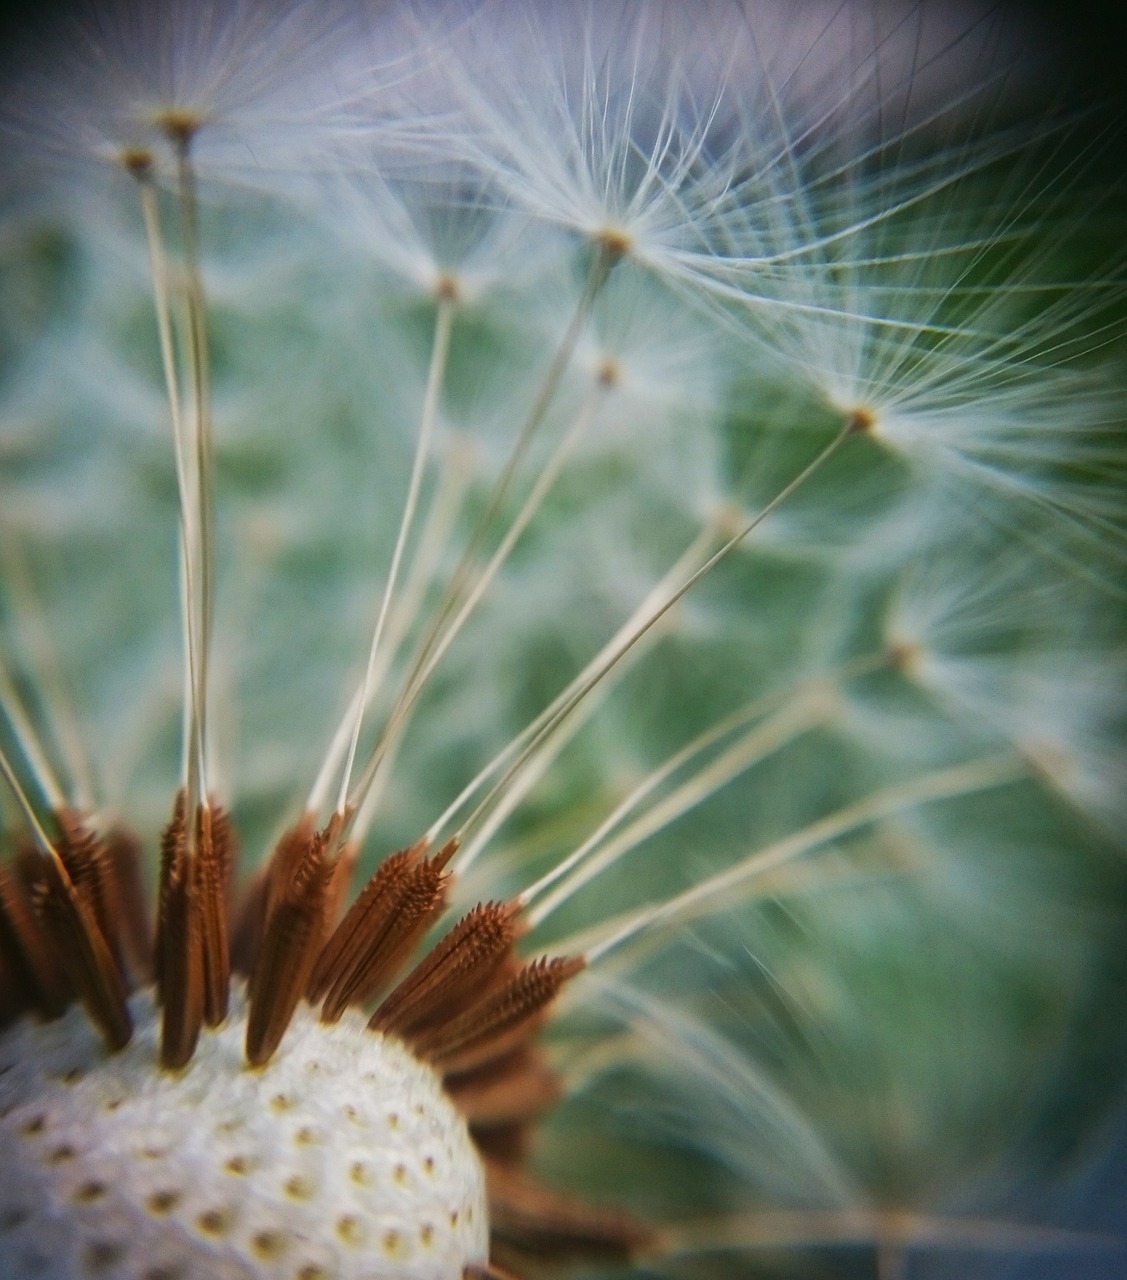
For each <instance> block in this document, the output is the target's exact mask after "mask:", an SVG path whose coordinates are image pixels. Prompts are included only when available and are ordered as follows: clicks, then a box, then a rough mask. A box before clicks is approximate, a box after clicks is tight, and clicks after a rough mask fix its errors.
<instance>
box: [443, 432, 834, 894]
mask: <svg viewBox="0 0 1127 1280" xmlns="http://www.w3.org/2000/svg"><path fill="white" fill-rule="evenodd" d="M856 433H857V427H856V425H855V423H854V422H853V420H852V419H850V420H849V421H848V422H846V423H845V425H844V426H843V427H842V428H841V430H840V431H839V432H838V433H837V435H836V436H834V438H833V439H832V440H831V441H830V442H829V444H827V445H826V446H825V447H824V448H823V449H822V450H821V452H820V453H818V454H817V456H816V457H815V458H813V459H812V460H811V461H810V462H809V463H807V465H806V466H805V467H803V469H802V470H801V471H800V472H799V473H798V475H796V476H795V477H794V479H792V480H791V481H789V482H788V483H787V484H786V485H785V486H784V487H783V488H782V489H781V490H780V491H779V492H778V493H777V494H776V495H775V497H774V498H772V500H771V501H770V502H769V503H768V504H767V505H766V506H765V507H763V508H762V509H761V510H760V512H759V513H758V514H757V515H756V516H755V517H754V518H753V519H752V520H750V521H748V522H747V524H745V525H744V526H743V527H742V528H741V529H739V530H737V532H736V533H734V534H733V535H732V536H731V537H730V538H728V539H727V541H725V542H724V543H722V544H721V546H720V547H719V548H718V549H717V550H716V551H714V552H713V553H712V555H711V556H709V557H708V559H707V560H705V562H704V563H703V564H701V565H700V566H699V567H698V568H697V569H695V570H694V571H693V572H692V573H690V574H689V576H688V577H687V578H685V579H684V580H683V581H682V582H681V583H680V585H679V586H677V587H676V588H674V589H672V590H670V591H669V593H668V594H667V595H665V596H664V597H663V598H662V599H661V600H660V601H659V602H658V603H657V604H655V605H654V607H653V608H652V610H651V611H650V612H649V614H648V615H647V616H646V617H645V618H644V619H643V620H641V621H640V622H639V623H638V625H637V626H636V627H635V628H634V630H633V631H632V632H631V633H630V635H629V636H627V637H626V639H625V640H624V642H623V643H622V645H621V646H619V647H617V648H616V649H611V648H610V646H607V647H606V648H604V650H603V653H605V654H606V656H605V658H602V660H601V661H599V662H598V663H597V664H596V665H594V666H593V667H592V666H590V664H589V666H588V668H587V669H586V670H588V671H589V674H587V675H586V676H585V677H584V678H582V679H579V680H577V681H575V682H573V684H572V686H569V689H571V692H570V693H569V694H568V696H567V699H566V700H564V701H561V702H560V704H559V707H558V709H557V710H556V711H554V712H553V713H552V715H551V717H550V718H548V719H546V720H545V721H544V723H543V725H542V727H541V728H540V729H539V730H537V735H536V737H535V738H534V739H533V740H532V742H531V744H530V745H529V746H528V747H527V748H526V749H525V752H524V757H527V755H528V754H530V753H531V751H533V750H535V748H536V746H537V745H539V742H540V741H543V740H544V738H546V737H547V735H548V734H550V733H551V732H552V730H553V729H554V728H555V726H556V724H558V723H559V722H560V721H561V720H563V719H564V718H565V717H566V716H567V715H568V714H569V713H570V711H571V709H572V708H573V707H575V706H577V705H578V704H579V703H580V702H581V701H582V700H583V699H584V698H585V697H586V696H587V694H588V693H590V692H591V690H592V689H593V688H595V687H596V685H598V684H599V683H600V682H601V681H602V680H603V679H604V677H605V676H606V675H607V673H608V672H609V671H610V670H611V669H612V668H613V667H614V666H615V664H616V663H618V662H620V661H621V660H622V659H623V658H624V657H625V655H626V654H627V653H629V652H630V651H631V650H632V649H633V648H634V646H635V645H636V644H637V643H638V642H639V641H640V640H641V639H642V638H643V637H644V636H645V635H647V634H648V633H649V632H650V631H651V630H652V629H653V628H654V627H655V626H656V625H657V624H658V623H659V622H660V621H661V620H662V618H664V617H665V616H666V614H668V613H669V611H670V610H671V609H672V608H674V606H675V605H677V604H678V603H679V602H680V601H681V599H682V598H683V597H684V596H685V595H686V594H687V593H688V592H689V591H690V590H692V588H693V587H694V586H695V585H696V584H697V583H698V582H699V581H700V580H701V579H702V578H703V577H704V576H705V575H706V574H708V573H709V572H711V570H712V569H713V568H715V566H716V565H717V564H719V563H720V561H721V560H723V559H724V557H725V556H726V555H727V554H728V553H729V552H730V551H731V550H732V549H733V548H734V547H736V546H738V545H739V543H740V542H742V541H743V540H744V538H746V537H747V536H748V534H750V533H751V532H752V531H753V530H754V529H756V528H757V527H758V526H759V525H760V524H762V523H763V521H764V520H766V519H767V517H768V516H769V515H771V513H772V512H773V511H775V510H776V509H777V508H778V507H779V506H780V505H781V504H782V503H783V502H785V501H786V499H787V498H789V497H790V495H791V494H792V493H794V491H795V490H796V489H798V488H800V487H801V485H802V484H803V483H804V482H805V481H806V480H808V479H809V478H810V476H812V475H813V474H814V473H815V472H816V471H818V470H819V469H820V468H821V467H822V465H823V464H824V463H826V462H827V461H828V460H829V459H830V458H831V457H832V456H833V455H834V454H835V453H836V452H837V451H838V449H839V448H840V447H841V446H842V444H844V443H845V441H846V440H848V439H849V438H850V437H851V436H852V435H855V434H856ZM521 763H522V760H521V759H518V760H517V762H516V763H515V764H514V765H513V766H511V767H510V769H509V772H508V773H507V774H506V775H505V776H504V777H502V779H501V781H500V782H499V783H497V784H496V785H495V786H494V788H493V789H492V791H490V793H489V794H488V795H487V796H486V797H485V799H484V800H483V801H482V802H481V803H480V804H479V805H478V807H477V809H475V810H474V813H473V815H472V817H473V818H476V817H477V816H478V815H479V814H480V813H481V812H482V811H483V810H484V809H485V808H486V807H487V806H488V804H489V803H490V802H491V801H492V800H493V798H494V796H495V795H496V793H497V792H498V791H499V790H501V789H502V788H503V787H504V786H505V784H506V783H507V782H508V780H509V778H510V777H511V776H512V774H513V773H514V772H515V771H516V770H517V769H518V768H519V767H520V764H521ZM464 825H466V826H468V825H469V823H468V822H467V823H466V824H464ZM462 865H463V868H464V863H463V864H462Z"/></svg>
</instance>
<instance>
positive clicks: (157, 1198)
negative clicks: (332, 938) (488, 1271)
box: [0, 990, 488, 1280]
mask: <svg viewBox="0 0 1127 1280" xmlns="http://www.w3.org/2000/svg"><path fill="white" fill-rule="evenodd" d="M131 1009H132V1013H133V1018H134V1022H135V1024H136V1033H135V1035H134V1037H133V1040H132V1041H131V1042H130V1044H129V1045H128V1047H127V1048H126V1049H125V1050H124V1051H123V1052H122V1053H120V1054H117V1055H115V1056H113V1057H107V1056H106V1054H105V1053H104V1051H103V1050H102V1048H101V1044H100V1042H99V1040H98V1038H97V1036H96V1033H95V1032H94V1031H93V1029H92V1028H91V1027H90V1024H89V1023H88V1021H87V1019H86V1017H85V1015H84V1014H83V1013H82V1011H81V1010H80V1009H77V1008H75V1009H71V1010H70V1011H69V1012H68V1013H67V1014H66V1016H65V1017H63V1018H62V1019H60V1020H59V1021H58V1022H55V1023H51V1024H48V1025H40V1024H36V1023H31V1022H28V1021H23V1022H21V1023H19V1024H18V1025H17V1026H15V1027H13V1028H11V1029H10V1030H8V1031H7V1032H5V1033H3V1034H2V1035H0V1276H5V1277H8V1276H11V1277H17V1276H20V1277H23V1276H27V1277H33V1276H34V1277H43V1278H44V1280H47V1278H48V1277H51V1278H52V1280H62V1278H63V1277H97V1278H98V1280H197V1278H198V1280H210V1278H211V1277H216V1278H222V1280H227V1278H228V1277H230V1278H232V1280H233V1278H235V1277H240V1278H241V1277H266V1276H269V1277H278V1278H279V1280H282V1278H283V1277H284V1280H329V1278H330V1277H333V1278H335V1277H340V1278H341V1280H350V1278H352V1277H357V1278H359V1277H364V1278H365V1280H368V1278H370V1280H449V1277H451V1276H458V1275H460V1274H461V1269H462V1267H463V1265H464V1264H466V1263H468V1262H483V1261H484V1260H485V1258H486V1257H487V1254H488V1221H487V1214H486V1203H485V1185H484V1177H483V1173H482V1169H481V1165H480V1162H479V1160H478V1157H477V1154H476V1152H475V1150H474V1147H473V1145H472V1143H471V1141H470V1138H469V1135H468V1134H467V1132H466V1126H465V1123H464V1122H463V1120H462V1118H461V1117H460V1116H459V1114H458V1113H457V1111H456V1110H455V1109H454V1107H453V1106H452V1105H451V1103H450V1102H449V1100H448V1099H447V1098H446V1096H445V1095H444V1094H443V1092H442V1090H441V1087H440V1085H439V1081H438V1078H437V1076H436V1075H435V1074H434V1072H433V1071H431V1069H430V1068H429V1067H426V1066H424V1065H423V1064H422V1063H420V1062H419V1061H418V1060H417V1059H416V1058H414V1057H413V1056H412V1055H411V1054H410V1053H409V1052H408V1051H407V1050H406V1049H405V1048H403V1047H402V1046H401V1045H400V1044H398V1043H397V1042H395V1041H393V1040H388V1039H385V1038H383V1037H382V1036H379V1035H377V1034H374V1033H372V1032H370V1031H368V1030H367V1029H366V1027H365V1023H364V1019H363V1018H362V1017H360V1016H359V1015H358V1014H355V1013H347V1014H346V1015H345V1017H344V1018H343V1019H342V1020H341V1022H340V1023H338V1024H337V1025H336V1026H333V1027H325V1026H323V1025H322V1024H320V1023H319V1022H318V1021H317V1019H316V1017H315V1015H314V1014H313V1013H312V1012H311V1011H310V1010H309V1009H308V1008H307V1007H304V1006H303V1007H302V1008H301V1009H299V1010H298V1012H297V1014H296V1015H295V1017H294V1019H293V1022H292V1023H291V1025H290V1028H289V1030H288V1032H287V1033H286V1038H285V1040H284V1042H283V1044H282V1047H281V1049H280V1051H279V1052H278V1054H277V1055H276V1056H275V1058H274V1059H273V1060H272V1061H271V1063H270V1064H269V1065H268V1066H267V1067H266V1068H265V1069H264V1070H261V1071H251V1070H249V1069H248V1068H247V1067H246V1065H245V1062H244V1058H243V1039H244V1036H245V1034H246V1006H245V1000H244V998H243V993H242V992H241V991H237V990H233V991H232V1003H231V1015H230V1017H229V1019H228V1021H227V1023H226V1024H225V1025H224V1026H223V1027H222V1028H221V1029H220V1030H219V1031H217V1032H208V1031H205V1032H203V1034H202V1035H201V1037H200V1042H199V1047H198V1049H197V1051H196V1054H195V1057H194V1058H193V1059H192V1061H191V1063H190V1064H189V1066H188V1067H187V1069H186V1070H184V1071H183V1072H180V1073H177V1074H170V1073H167V1072H163V1071H161V1070H160V1069H159V1068H158V1067H157V1065H156V1062H157V1040H158V1035H159V1023H158V1020H157V1016H156V1011H155V1009H154V1006H153V1000H152V995H151V993H149V992H141V993H139V994H137V995H136V996H134V997H133V999H132V1001H131Z"/></svg>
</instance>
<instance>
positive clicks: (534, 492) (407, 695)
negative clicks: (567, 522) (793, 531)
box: [349, 381, 606, 807]
mask: <svg viewBox="0 0 1127 1280" xmlns="http://www.w3.org/2000/svg"><path fill="white" fill-rule="evenodd" d="M605 391H606V388H605V387H604V386H603V385H602V383H601V382H599V381H596V382H594V383H593V384H592V386H591V388H590V390H589V391H588V393H587V395H586V397H585V398H584V401H583V403H582V405H581V406H580V408H579V412H578V413H577V414H576V416H575V419H574V420H573V422H572V424H571V426H570V427H569V428H568V430H567V431H566V432H565V433H564V435H563V437H562V439H561V440H560V441H559V443H558V444H557V445H556V448H555V450H554V452H553V453H552V455H551V457H550V458H549V459H548V461H547V463H546V464H545V466H544V467H543V469H542V470H541V472H540V474H539V475H538V476H537V477H536V483H535V484H534V485H533V486H532V489H531V490H530V492H529V494H528V497H527V498H526V499H525V500H524V503H523V504H522V506H521V508H520V510H519V511H518V512H517V514H516V516H515V517H514V518H513V521H512V523H511V524H510V525H509V528H508V529H507V530H506V532H505V536H504V537H503V538H502V539H501V542H500V543H499V544H498V546H497V549H496V550H495V551H494V552H493V555H492V556H491V557H490V558H489V561H488V563H487V564H486V566H485V568H484V569H482V571H481V573H480V574H479V575H478V576H477V579H476V581H475V582H474V584H473V586H472V588H471V589H470V591H469V594H468V595H466V596H465V597H464V599H463V602H462V605H461V607H460V608H459V609H458V612H457V613H456V614H455V616H454V618H453V619H452V620H451V622H450V624H449V626H448V627H447V628H446V630H445V631H444V632H443V633H442V636H441V638H440V639H439V640H438V641H437V643H436V644H434V645H433V647H432V648H431V651H430V653H429V654H428V655H427V657H426V660H425V661H424V662H423V663H422V665H421V666H420V667H419V668H418V670H417V671H416V672H415V674H414V676H413V678H412V679H411V681H410V683H409V684H408V685H407V687H406V689H405V690H404V693H403V696H402V698H401V699H400V701H399V703H398V704H397V706H396V708H395V710H394V711H393V713H392V715H391V718H390V719H389V721H388V723H387V726H386V727H385V729H384V732H383V734H382V735H381V736H380V740H379V742H378V743H377V744H376V748H375V751H374V752H373V754H372V756H371V758H370V760H369V762H368V765H367V767H366V768H365V770H364V774H363V775H362V777H361V779H360V781H359V782H358V783H357V785H356V788H355V790H354V792H353V794H352V796H351V797H350V798H349V803H350V805H351V806H353V807H355V806H358V805H360V804H362V803H363V800H364V796H365V795H366V793H367V791H368V789H369V788H370V787H371V785H372V782H373V781H374V779H375V776H376V773H377V772H378V770H379V768H380V765H381V762H382V760H383V758H384V756H385V755H386V753H387V751H388V749H389V748H390V746H391V745H392V744H393V743H394V742H395V740H396V739H397V738H398V737H399V736H400V735H401V734H402V732H403V730H404V729H405V728H406V725H407V721H408V718H409V716H410V713H411V711H412V710H413V708H414V705H415V702H416V701H417V699H418V697H419V695H420V693H421V692H422V690H423V687H424V686H425V684H426V681H427V680H428V679H429V678H430V676H431V674H432V673H433V672H434V670H435V668H436V667H437V666H438V664H439V662H441V661H442V659H443V657H444V656H445V654H446V652H447V650H448V649H449V648H450V645H451V644H453V642H454V640H455V639H456V637H457V636H458V634H459V632H460V631H461V629H462V627H463V626H465V624H466V622H467V621H468V620H469V618H470V616H471V615H472V613H473V612H474V610H475V609H476V608H477V606H478V604H480V602H481V600H482V598H483V597H484V595H485V593H486V592H487V591H488V590H489V587H490V586H491V585H492V583H493V580H494V579H495V578H496V576H497V574H498V573H499V572H500V570H501V568H502V566H503V565H504V563H505V561H506V560H507V559H508V557H509V555H510V554H511V552H512V550H513V548H514V547H515V546H516V544H517V542H518V541H519V540H520V537H521V535H522V534H523V533H524V531H525V529H526V528H527V527H528V525H529V524H530V522H531V521H532V519H533V517H534V516H535V515H536V513H537V512H538V511H539V509H540V507H541V505H542V504H543V502H544V499H545V498H546V497H547V495H548V493H549V491H550V490H551V488H552V486H553V485H554V484H555V482H556V480H557V479H558V478H559V475H560V472H561V471H562V470H563V468H564V466H565V465H566V463H567V461H568V459H569V458H570V457H571V454H572V452H573V451H574V450H575V448H576V446H577V445H578V444H579V441H580V440H581V439H582V437H583V436H584V435H585V434H586V431H587V428H588V427H589V426H590V424H591V421H592V419H593V418H594V416H595V413H596V411H597V409H598V407H599V404H600V403H601V401H602V397H603V395H604V394H605Z"/></svg>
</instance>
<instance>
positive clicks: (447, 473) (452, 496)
mask: <svg viewBox="0 0 1127 1280" xmlns="http://www.w3.org/2000/svg"><path fill="white" fill-rule="evenodd" d="M470 473H471V467H470V465H469V460H468V457H467V454H466V451H465V450H464V449H458V448H451V450H450V451H449V456H447V458H446V459H445V461H444V463H443V466H442V467H441V469H440V473H439V479H438V489H437V492H436V493H435V494H434V496H433V498H432V499H431V501H430V504H429V510H428V514H427V518H426V522H425V523H424V525H423V530H422V534H421V535H420V537H419V542H418V546H417V548H416V550H415V554H414V556H413V558H412V562H411V567H410V569H409V571H408V573H407V577H406V580H405V581H404V584H403V590H402V591H401V592H400V593H399V594H398V595H397V596H396V598H395V600H394V601H393V602H392V608H391V613H390V616H389V618H388V625H387V631H386V640H385V643H384V644H383V645H382V646H381V648H380V653H379V656H378V658H377V660H376V665H375V669H374V671H373V673H372V681H371V685H370V687H369V702H370V701H371V700H372V697H373V695H374V693H375V691H377V690H378V689H380V688H382V687H383V684H384V681H385V679H386V678H387V675H388V672H389V671H390V670H391V667H392V664H393V663H394V661H395V658H396V656H397V654H398V653H399V649H400V646H401V645H402V643H403V640H404V638H405V636H406V635H407V633H408V631H409V630H410V628H411V625H412V624H413V623H414V621H415V620H416V619H417V618H418V616H419V612H420V610H421V608H422V602H423V600H424V599H425V597H426V594H427V591H428V590H429V589H430V587H431V584H432V583H433V582H434V579H435V576H436V574H437V573H438V569H439V566H440V565H441V563H442V555H443V552H444V550H445V548H446V547H447V546H448V545H449V542H450V534H451V531H452V530H453V528H454V525H455V523H456V520H457V515H458V512H459V511H460V510H461V508H462V504H463V502H464V500H465V496H466V490H467V489H468V487H469V478H470ZM354 715H356V701H355V697H354V698H353V699H352V700H351V701H350V702H349V705H348V710H347V711H346V712H345V714H344V716H343V717H342V718H341V721H340V723H339V725H338V726H337V729H336V732H335V733H334V735H333V740H332V742H331V744H330V746H329V750H328V752H327V753H326V755H325V760H324V763H323V764H322V765H321V769H320V772H319V773H318V775H317V779H316V781H315V782H314V784H313V787H312V789H311V790H310V793H309V799H308V801H307V802H306V810H307V812H309V813H314V814H315V813H319V812H320V810H321V807H322V806H323V805H324V803H325V801H326V798H327V796H328V793H329V786H330V784H331V783H332V779H333V777H334V776H335V775H336V772H337V770H338V769H339V768H340V763H341V761H342V760H343V759H344V753H345V750H346V748H347V746H348V741H349V731H350V728H351V725H352V718H353V716H354ZM370 808H371V807H370V805H369V804H368V802H367V801H365V803H364V805H362V806H361V808H360V809H359V810H358V811H357V814H356V817H355V818H354V819H353V823H352V835H353V837H354V838H355V839H358V840H362V839H363V835H364V830H365V828H364V820H365V815H366V814H368V813H369V812H370Z"/></svg>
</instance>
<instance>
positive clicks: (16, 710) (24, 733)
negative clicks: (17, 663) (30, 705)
mask: <svg viewBox="0 0 1127 1280" xmlns="http://www.w3.org/2000/svg"><path fill="white" fill-rule="evenodd" d="M0 707H2V708H3V711H4V717H5V719H6V720H7V721H8V724H9V725H10V726H11V729H12V734H13V736H14V737H15V739H16V742H17V743H18V745H19V749H20V754H21V755H22V756H23V758H24V759H25V760H26V761H27V765H28V768H29V769H30V770H31V772H32V774H33V776H34V778H35V785H36V786H37V787H38V789H39V794H40V795H41V796H42V797H43V799H44V800H45V801H46V803H47V805H48V806H49V807H50V808H52V809H61V808H63V807H64V806H65V805H66V800H65V798H64V795H63V789H62V787H61V786H60V785H59V782H58V779H57V778H56V777H55V771H54V770H53V769H52V768H51V765H50V763H49V762H48V760H47V755H46V753H45V751H44V750H43V744H42V743H41V742H40V741H39V735H38V734H37V733H36V732H35V729H34V727H33V726H32V723H31V721H30V720H29V719H28V716H27V712H26V711H25V710H24V708H23V704H22V703H21V702H20V698H19V694H18V693H17V692H16V686H15V685H14V684H13V683H12V678H11V676H10V675H9V674H8V670H7V668H6V667H5V666H4V663H3V660H2V659H0Z"/></svg>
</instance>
